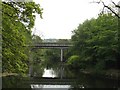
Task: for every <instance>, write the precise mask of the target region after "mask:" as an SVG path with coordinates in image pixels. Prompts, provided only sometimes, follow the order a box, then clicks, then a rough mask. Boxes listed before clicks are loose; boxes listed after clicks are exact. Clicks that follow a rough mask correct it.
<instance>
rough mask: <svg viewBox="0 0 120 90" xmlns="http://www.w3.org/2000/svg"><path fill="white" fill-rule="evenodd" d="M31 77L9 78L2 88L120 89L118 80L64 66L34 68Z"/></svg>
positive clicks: (36, 66)
mask: <svg viewBox="0 0 120 90" xmlns="http://www.w3.org/2000/svg"><path fill="white" fill-rule="evenodd" d="M32 68H33V69H32V72H31V77H22V76H20V75H19V76H7V77H3V78H2V88H22V90H27V89H29V90H79V89H80V88H118V87H120V85H119V81H118V80H113V79H108V78H103V77H98V76H93V75H87V74H83V73H81V72H79V71H77V70H76V71H73V70H70V69H68V68H67V67H66V66H64V65H63V64H60V65H55V67H48V66H46V67H42V66H40V65H35V66H32Z"/></svg>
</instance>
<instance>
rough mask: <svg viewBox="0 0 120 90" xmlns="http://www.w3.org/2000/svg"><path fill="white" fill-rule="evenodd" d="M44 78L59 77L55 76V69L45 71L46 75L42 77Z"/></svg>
mask: <svg viewBox="0 0 120 90" xmlns="http://www.w3.org/2000/svg"><path fill="white" fill-rule="evenodd" d="M42 77H51V78H54V77H57V75H56V74H55V71H54V70H53V69H46V68H45V69H44V73H43V75H42Z"/></svg>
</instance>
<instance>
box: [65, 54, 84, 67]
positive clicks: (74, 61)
mask: <svg viewBox="0 0 120 90" xmlns="http://www.w3.org/2000/svg"><path fill="white" fill-rule="evenodd" d="M67 65H68V66H69V67H71V68H75V69H81V68H85V62H84V61H82V60H81V58H80V57H79V56H78V55H73V56H71V57H70V58H69V59H68V61H67Z"/></svg>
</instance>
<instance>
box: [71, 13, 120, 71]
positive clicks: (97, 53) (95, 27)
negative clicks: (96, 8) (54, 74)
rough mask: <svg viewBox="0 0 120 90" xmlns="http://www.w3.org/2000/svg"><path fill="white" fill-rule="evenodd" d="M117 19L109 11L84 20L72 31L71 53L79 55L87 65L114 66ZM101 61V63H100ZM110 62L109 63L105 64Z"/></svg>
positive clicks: (115, 61) (116, 51)
mask: <svg viewBox="0 0 120 90" xmlns="http://www.w3.org/2000/svg"><path fill="white" fill-rule="evenodd" d="M117 25H118V20H117V18H116V17H115V16H112V14H111V13H108V14H103V15H100V16H99V17H98V18H97V19H94V18H93V19H91V20H86V21H85V22H84V23H83V24H80V25H79V26H78V28H77V29H76V30H74V31H73V36H72V42H73V44H74V46H73V48H72V50H73V52H72V53H73V55H74V54H77V55H79V56H80V60H83V61H85V63H86V65H87V66H88V67H89V66H91V67H94V66H95V67H96V68H99V69H100V68H101V69H103V68H116V67H117V66H116V63H117V61H118V60H117V57H116V56H117V53H118V52H119V51H118V49H117V46H118V44H117V43H118V40H117V31H118V26H117ZM101 62H102V63H101ZM107 62H111V64H107Z"/></svg>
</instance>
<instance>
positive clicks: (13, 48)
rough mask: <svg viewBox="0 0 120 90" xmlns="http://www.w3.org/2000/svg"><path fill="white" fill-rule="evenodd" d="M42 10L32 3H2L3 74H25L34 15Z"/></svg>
mask: <svg viewBox="0 0 120 90" xmlns="http://www.w3.org/2000/svg"><path fill="white" fill-rule="evenodd" d="M41 10H42V9H40V7H39V5H37V4H35V3H34V2H2V24H3V27H2V37H3V45H2V47H3V49H2V53H3V57H2V63H3V64H2V65H3V72H5V71H6V72H26V71H27V69H28V66H27V65H28V54H29V52H30V51H29V49H28V48H25V47H23V46H24V45H25V44H26V43H27V42H31V40H32V35H31V28H32V27H33V26H34V20H35V15H34V14H35V13H38V14H40V15H42V11H41Z"/></svg>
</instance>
